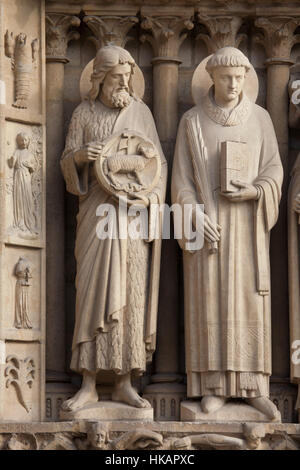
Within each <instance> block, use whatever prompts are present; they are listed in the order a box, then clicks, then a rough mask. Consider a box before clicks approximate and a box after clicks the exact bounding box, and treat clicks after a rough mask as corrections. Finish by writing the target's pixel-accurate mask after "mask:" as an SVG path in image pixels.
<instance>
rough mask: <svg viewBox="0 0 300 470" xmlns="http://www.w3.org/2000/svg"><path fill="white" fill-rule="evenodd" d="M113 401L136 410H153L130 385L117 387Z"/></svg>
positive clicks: (113, 394)
mask: <svg viewBox="0 0 300 470" xmlns="http://www.w3.org/2000/svg"><path fill="white" fill-rule="evenodd" d="M112 401H120V402H122V403H126V404H127V405H130V406H135V407H136V408H151V405H150V403H149V402H148V400H145V398H142V397H140V396H139V394H138V393H137V391H136V390H135V389H134V388H133V387H132V385H130V384H128V383H126V384H122V386H118V385H116V387H115V389H114V391H113V393H112Z"/></svg>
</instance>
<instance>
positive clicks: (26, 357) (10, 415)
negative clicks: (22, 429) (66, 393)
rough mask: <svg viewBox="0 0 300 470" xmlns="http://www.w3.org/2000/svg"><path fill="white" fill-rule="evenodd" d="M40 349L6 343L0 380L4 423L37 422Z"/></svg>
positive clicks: (38, 413)
mask: <svg viewBox="0 0 300 470" xmlns="http://www.w3.org/2000/svg"><path fill="white" fill-rule="evenodd" d="M40 348H41V346H40V345H39V344H38V343H36V342H32V343H23V342H12V341H8V342H6V346H5V361H4V364H3V366H2V371H3V372H2V374H1V375H2V377H1V380H0V383H1V390H2V392H1V393H0V395H2V397H1V399H2V403H1V405H2V410H5V414H6V420H9V421H19V422H22V421H24V422H26V421H38V420H40V419H41V416H40V406H39V405H40V402H41V392H42V391H41V387H40V380H41V363H40V352H41V351H40ZM3 359H4V357H3Z"/></svg>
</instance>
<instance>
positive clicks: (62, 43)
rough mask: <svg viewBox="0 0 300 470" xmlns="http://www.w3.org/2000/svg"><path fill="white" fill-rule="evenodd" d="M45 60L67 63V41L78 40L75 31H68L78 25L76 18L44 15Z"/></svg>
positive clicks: (78, 20)
mask: <svg viewBox="0 0 300 470" xmlns="http://www.w3.org/2000/svg"><path fill="white" fill-rule="evenodd" d="M45 22H46V58H47V62H63V63H67V62H68V59H67V57H66V54H67V47H68V43H69V41H71V40H73V39H79V37H80V35H79V33H78V32H77V31H73V30H71V31H69V30H70V28H71V27H72V26H73V27H74V26H76V27H78V26H79V25H80V19H79V18H78V17H77V16H71V15H64V14H60V13H48V14H47V15H46V21H45Z"/></svg>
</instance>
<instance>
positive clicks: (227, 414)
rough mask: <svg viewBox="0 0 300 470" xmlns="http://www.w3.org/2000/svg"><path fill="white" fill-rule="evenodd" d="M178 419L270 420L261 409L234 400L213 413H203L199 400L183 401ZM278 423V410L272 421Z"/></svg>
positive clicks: (243, 421)
mask: <svg viewBox="0 0 300 470" xmlns="http://www.w3.org/2000/svg"><path fill="white" fill-rule="evenodd" d="M180 420H181V421H192V422H193V421H197V422H203V423H210V422H220V423H222V422H223V423H228V422H239V423H241V422H242V423H245V422H256V423H268V422H270V420H269V419H268V417H267V416H266V415H265V414H263V413H262V412H261V411H259V410H257V409H255V408H253V407H252V406H250V405H247V404H246V403H243V402H239V401H235V402H228V403H226V404H225V405H224V406H223V407H222V408H220V409H219V410H217V411H215V412H213V413H204V412H203V411H202V409H201V405H200V400H199V401H183V402H181V407H180ZM274 422H275V423H280V422H281V417H280V413H279V412H278V418H277V419H275V420H273V421H272V423H274Z"/></svg>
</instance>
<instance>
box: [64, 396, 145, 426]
mask: <svg viewBox="0 0 300 470" xmlns="http://www.w3.org/2000/svg"><path fill="white" fill-rule="evenodd" d="M59 418H60V420H61V421H76V420H81V419H86V420H89V421H98V420H99V421H123V420H124V421H153V408H135V407H134V406H129V405H125V404H124V403H117V402H113V401H98V403H92V404H90V405H86V406H84V407H83V408H80V409H79V410H76V411H63V410H61V411H60V414H59Z"/></svg>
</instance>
